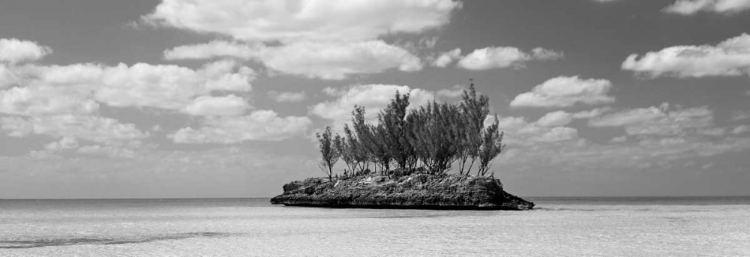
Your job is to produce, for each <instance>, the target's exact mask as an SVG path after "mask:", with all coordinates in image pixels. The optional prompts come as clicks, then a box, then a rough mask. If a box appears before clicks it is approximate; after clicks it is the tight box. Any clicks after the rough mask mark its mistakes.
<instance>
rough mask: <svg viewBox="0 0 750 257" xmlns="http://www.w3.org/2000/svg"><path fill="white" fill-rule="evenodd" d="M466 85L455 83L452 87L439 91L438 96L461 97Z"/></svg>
mask: <svg viewBox="0 0 750 257" xmlns="http://www.w3.org/2000/svg"><path fill="white" fill-rule="evenodd" d="M466 88H467V86H466V85H454V86H452V87H450V88H444V89H440V90H438V91H437V95H438V96H442V97H448V98H454V97H460V96H461V95H463V93H464V90H466Z"/></svg>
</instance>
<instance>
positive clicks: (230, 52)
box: [164, 40, 265, 60]
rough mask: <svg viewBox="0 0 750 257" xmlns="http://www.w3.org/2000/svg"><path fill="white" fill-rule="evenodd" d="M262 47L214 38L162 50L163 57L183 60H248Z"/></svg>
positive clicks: (258, 52)
mask: <svg viewBox="0 0 750 257" xmlns="http://www.w3.org/2000/svg"><path fill="white" fill-rule="evenodd" d="M263 49H265V46H262V45H249V44H244V43H239V42H228V41H221V40H214V41H211V42H208V43H204V44H194V45H183V46H177V47H174V48H172V49H168V50H166V51H164V59H167V60H183V59H213V58H224V57H232V58H238V59H245V60H249V59H256V58H258V57H259V56H260V53H261V51H263Z"/></svg>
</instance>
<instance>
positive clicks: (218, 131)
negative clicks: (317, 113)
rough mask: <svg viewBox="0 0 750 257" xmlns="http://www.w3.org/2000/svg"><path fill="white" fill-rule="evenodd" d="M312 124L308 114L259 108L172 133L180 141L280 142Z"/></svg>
mask: <svg viewBox="0 0 750 257" xmlns="http://www.w3.org/2000/svg"><path fill="white" fill-rule="evenodd" d="M311 125H312V121H310V119H309V118H307V117H295V116H289V117H279V116H278V114H277V113H276V112H274V111H270V110H257V111H253V112H252V113H250V114H249V115H245V116H239V117H236V116H235V117H207V118H206V120H205V121H204V124H203V126H202V127H200V128H198V129H193V128H190V127H188V128H183V129H180V130H178V131H177V132H175V133H174V134H171V135H169V137H170V138H171V139H172V140H174V142H176V143H192V144H196V143H222V144H233V143H239V142H243V141H251V140H263V141H278V140H284V139H288V138H292V137H295V136H304V135H305V133H306V132H307V130H308V129H309V127H310V126H311Z"/></svg>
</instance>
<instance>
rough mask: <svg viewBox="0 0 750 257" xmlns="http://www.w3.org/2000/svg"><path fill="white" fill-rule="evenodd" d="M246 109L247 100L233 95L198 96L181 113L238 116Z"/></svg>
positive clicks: (248, 106)
mask: <svg viewBox="0 0 750 257" xmlns="http://www.w3.org/2000/svg"><path fill="white" fill-rule="evenodd" d="M248 108H250V105H249V104H248V103H247V100H245V99H244V98H242V97H238V96H235V95H226V96H200V97H198V98H195V99H194V100H193V102H192V103H190V104H189V105H187V106H185V108H183V109H182V111H183V112H185V113H187V114H190V115H195V116H238V115H242V114H243V113H244V112H245V110H247V109H248Z"/></svg>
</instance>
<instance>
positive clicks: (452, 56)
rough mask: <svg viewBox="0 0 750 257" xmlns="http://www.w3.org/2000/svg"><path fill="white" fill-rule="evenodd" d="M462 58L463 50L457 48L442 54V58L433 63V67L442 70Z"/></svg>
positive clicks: (439, 57)
mask: <svg viewBox="0 0 750 257" xmlns="http://www.w3.org/2000/svg"><path fill="white" fill-rule="evenodd" d="M460 58H461V48H456V49H453V50H450V51H448V52H444V53H441V54H440V56H438V57H437V58H436V59H435V61H433V63H432V65H434V66H436V67H440V68H445V67H446V66H448V65H449V64H451V63H453V61H455V60H458V59H460Z"/></svg>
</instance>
